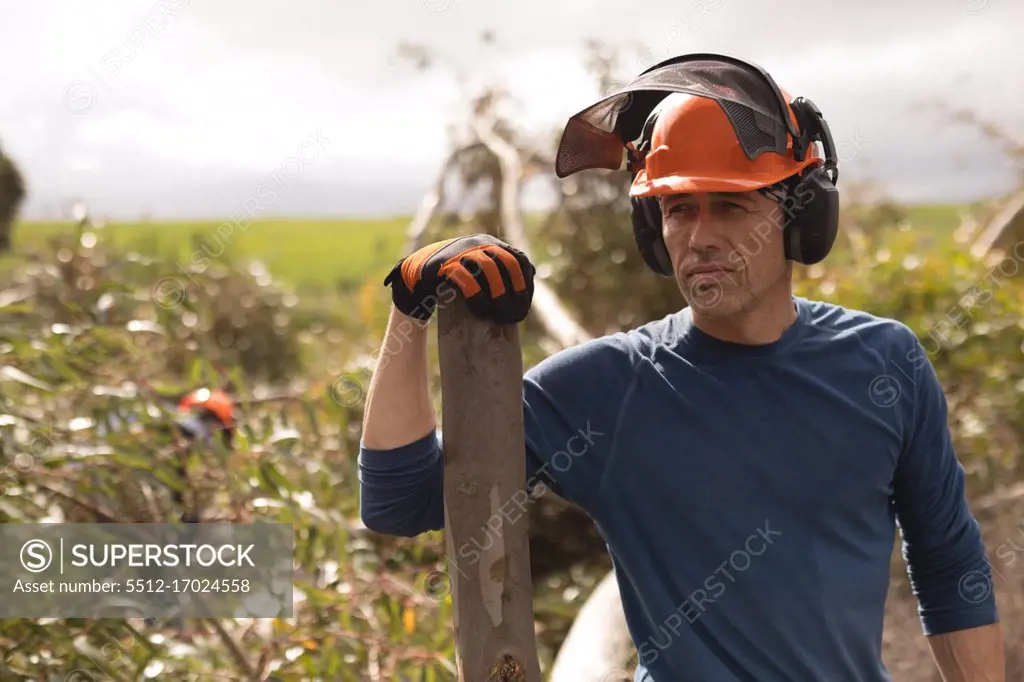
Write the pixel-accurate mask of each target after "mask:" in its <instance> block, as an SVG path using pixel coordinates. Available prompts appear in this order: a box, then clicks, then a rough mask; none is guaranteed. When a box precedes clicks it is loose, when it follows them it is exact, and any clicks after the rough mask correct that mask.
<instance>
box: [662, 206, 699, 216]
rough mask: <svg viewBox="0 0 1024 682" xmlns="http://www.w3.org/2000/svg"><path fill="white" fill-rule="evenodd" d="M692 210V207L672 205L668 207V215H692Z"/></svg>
mask: <svg viewBox="0 0 1024 682" xmlns="http://www.w3.org/2000/svg"><path fill="white" fill-rule="evenodd" d="M693 210H694V207H693V206H690V205H689V204H674V205H672V206H670V207H669V209H668V215H672V214H673V213H680V212H682V213H692V212H693Z"/></svg>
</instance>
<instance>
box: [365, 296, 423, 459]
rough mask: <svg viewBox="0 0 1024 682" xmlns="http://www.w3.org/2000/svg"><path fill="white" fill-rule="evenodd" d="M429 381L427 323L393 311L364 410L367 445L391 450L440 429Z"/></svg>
mask: <svg viewBox="0 0 1024 682" xmlns="http://www.w3.org/2000/svg"><path fill="white" fill-rule="evenodd" d="M436 424H437V419H436V417H435V415H434V407H433V405H431V404H430V382H429V380H428V378H427V323H426V322H425V321H420V320H415V319H413V318H411V317H409V316H408V315H404V314H402V313H401V312H399V311H398V310H397V309H396V308H394V307H392V308H391V315H390V316H389V318H388V326H387V331H386V332H385V333H384V341H383V342H382V343H381V349H380V353H379V354H378V355H377V366H376V367H375V368H374V372H373V378H372V379H371V380H370V388H369V390H368V391H367V394H366V406H365V408H364V410H363V445H364V446H366V447H367V448H370V449H373V450H390V449H392V448H397V447H399V446H402V445H407V444H409V443H412V442H413V441H415V440H418V439H420V438H422V437H423V436H424V435H425V434H427V433H429V432H431V431H433V430H434V429H435V428H436Z"/></svg>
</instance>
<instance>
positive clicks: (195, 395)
mask: <svg viewBox="0 0 1024 682" xmlns="http://www.w3.org/2000/svg"><path fill="white" fill-rule="evenodd" d="M195 408H201V409H205V410H208V411H209V412H210V414H212V415H213V416H214V417H216V418H217V421H219V422H220V423H221V424H222V425H223V426H224V427H225V428H232V427H233V426H234V425H235V404H234V402H232V400H231V398H230V397H228V394H227V393H225V392H224V391H222V390H220V389H216V388H215V389H213V390H210V389H208V388H201V389H199V390H196V391H192V392H191V393H189V394H187V395H186V396H185V397H184V398H182V399H181V402H179V403H178V410H179V411H181V412H192V410H194V409H195Z"/></svg>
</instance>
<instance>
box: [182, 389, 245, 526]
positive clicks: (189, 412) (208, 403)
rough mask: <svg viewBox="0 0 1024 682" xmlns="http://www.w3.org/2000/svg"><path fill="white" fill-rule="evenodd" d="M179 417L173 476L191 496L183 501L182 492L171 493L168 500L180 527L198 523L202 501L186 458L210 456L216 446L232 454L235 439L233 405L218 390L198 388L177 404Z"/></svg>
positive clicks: (227, 397) (224, 394) (226, 396)
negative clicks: (196, 453) (196, 454)
mask: <svg viewBox="0 0 1024 682" xmlns="http://www.w3.org/2000/svg"><path fill="white" fill-rule="evenodd" d="M178 412H179V415H180V416H179V417H178V418H177V419H175V420H174V431H173V434H172V435H173V439H174V443H173V444H174V452H175V454H176V456H177V457H178V461H177V462H176V463H175V468H174V470H175V473H176V474H177V476H178V480H179V482H180V484H181V485H182V486H183V487H184V488H185V489H187V490H190V491H191V492H192V494H191V495H190V496H189V499H186V497H185V495H184V493H183V491H181V490H177V489H175V490H172V491H171V500H172V501H173V502H174V504H175V505H176V506H177V507H178V508H180V509H181V510H182V511H181V522H182V523H199V518H200V515H201V514H202V511H203V510H202V501H201V500H199V499H196V498H197V497H199V495H197V493H198V490H197V489H196V488H195V487H194V486H193V485H192V484H191V482H190V480H189V476H188V458H189V454H190V453H192V452H194V451H196V450H198V451H200V452H203V453H210V452H211V451H212V449H213V448H215V447H217V443H216V442H215V441H216V440H217V439H219V440H220V445H221V446H223V447H224V448H225V449H227V450H231V448H232V445H233V443H234V436H235V404H234V402H233V401H232V400H231V398H230V397H229V396H228V394H227V393H225V392H224V391H222V390H220V389H213V390H210V389H208V388H201V389H198V390H195V391H189V392H188V393H187V394H185V396H184V397H182V399H181V400H180V401H178Z"/></svg>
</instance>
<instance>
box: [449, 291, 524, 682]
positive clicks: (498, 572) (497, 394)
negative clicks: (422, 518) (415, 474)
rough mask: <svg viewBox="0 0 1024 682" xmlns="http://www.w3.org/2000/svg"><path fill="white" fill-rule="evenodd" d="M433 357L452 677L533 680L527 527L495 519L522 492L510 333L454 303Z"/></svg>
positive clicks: (517, 359)
mask: <svg viewBox="0 0 1024 682" xmlns="http://www.w3.org/2000/svg"><path fill="white" fill-rule="evenodd" d="M438 352H439V360H440V365H441V399H442V410H443V412H442V424H443V429H444V512H445V541H446V544H447V555H448V560H449V562H450V566H449V567H448V573H449V577H450V579H451V581H452V593H453V605H454V620H455V645H456V651H457V654H456V665H457V667H458V670H459V675H458V679H459V682H489V681H491V680H493V681H494V682H540V679H541V677H540V662H539V659H538V656H537V642H536V638H535V634H534V619H533V588H532V581H531V577H530V542H529V535H528V532H527V523H526V521H525V516H524V517H520V518H519V520H518V521H519V522H518V523H516V522H510V521H509V520H508V518H507V517H506V516H505V514H507V512H508V511H509V509H510V508H513V509H514V506H513V505H514V501H515V499H516V496H517V494H522V491H524V490H525V488H526V460H525V458H524V457H523V453H524V452H525V451H526V445H525V435H524V431H523V404H522V377H523V361H522V352H521V350H520V346H519V328H518V327H517V326H516V325H498V324H493V323H490V322H486V321H484V320H480V319H478V318H476V317H474V316H473V315H472V313H470V311H469V308H468V307H467V306H466V304H465V301H464V300H463V299H462V298H461V297H459V298H457V299H456V300H455V301H453V302H452V303H451V304H449V305H446V306H443V307H440V308H439V310H438ZM510 502H511V503H513V505H510ZM495 520H497V521H495Z"/></svg>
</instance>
